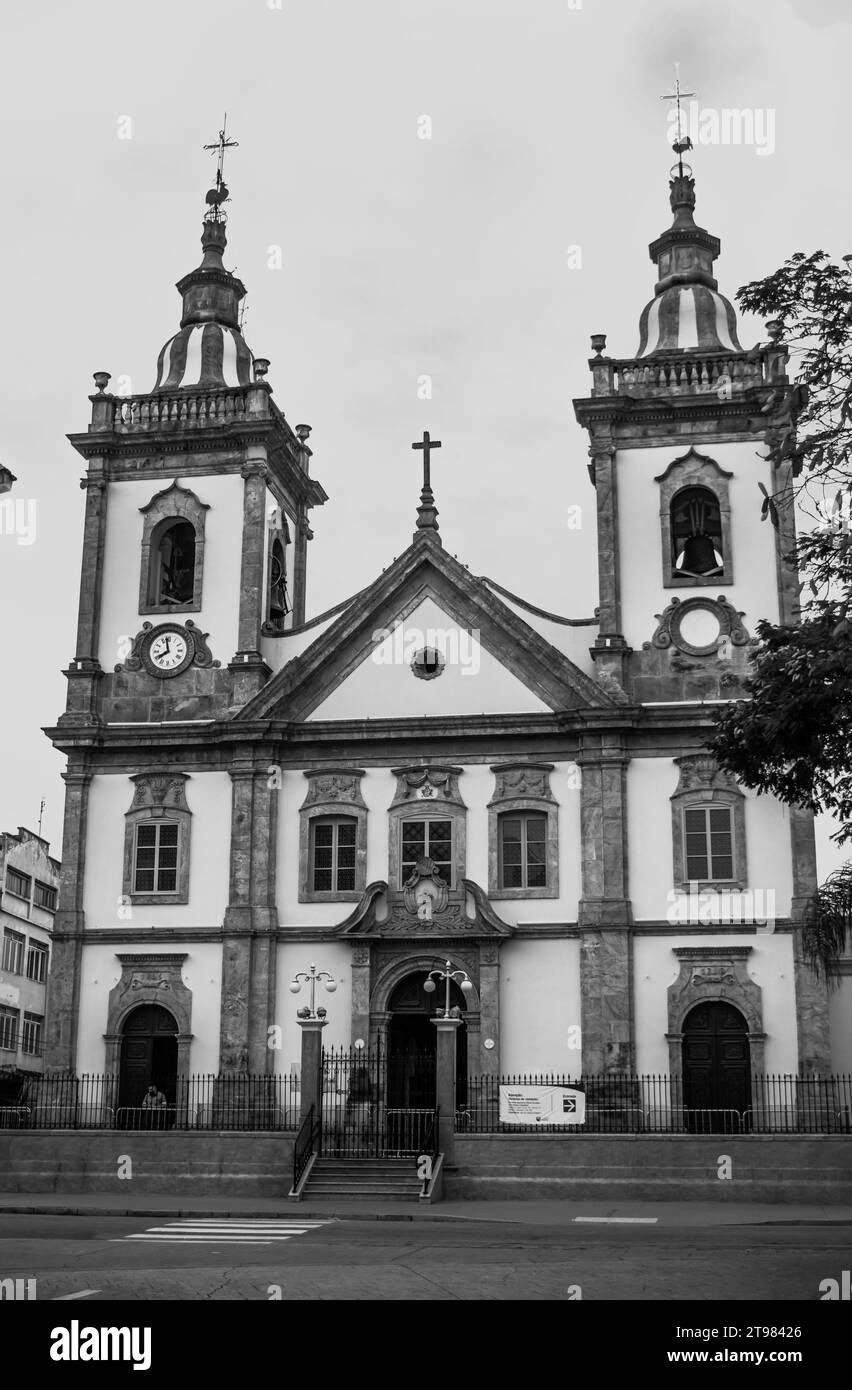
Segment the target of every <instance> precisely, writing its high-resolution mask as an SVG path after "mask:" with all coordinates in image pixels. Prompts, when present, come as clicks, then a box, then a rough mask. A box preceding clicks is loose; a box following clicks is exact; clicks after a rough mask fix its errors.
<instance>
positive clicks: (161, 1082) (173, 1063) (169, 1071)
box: [118, 1004, 178, 1124]
mask: <svg viewBox="0 0 852 1390" xmlns="http://www.w3.org/2000/svg"><path fill="white" fill-rule="evenodd" d="M177 1033H178V1027H177V1023H176V1022H175V1020H174V1018H173V1017H172V1015H171V1014H170V1013H169V1011H168V1009H163V1008H161V1007H160V1005H159V1004H141V1005H140V1006H139V1008H138V1009H134V1010H133V1013H132V1014H130V1016H129V1018H128V1019H127V1021H126V1022H125V1025H124V1028H123V1030H122V1037H121V1063H120V1072H119V1088H118V1105H119V1109H120V1110H121V1111H122V1112H123V1113H122V1119H123V1122H124V1123H126V1124H130V1123H131V1121H132V1120H134V1119H135V1120H138V1119H139V1117H140V1112H143V1111H144V1117H145V1118H146V1120H148V1121H150V1122H151V1123H153V1118H154V1116H159V1117H160V1121H161V1122H164V1121H165V1117H166V1115H167V1114H169V1113H172V1114H173V1113H174V1112H173V1109H172V1107H173V1106H174V1104H175V1092H176V1087H177Z"/></svg>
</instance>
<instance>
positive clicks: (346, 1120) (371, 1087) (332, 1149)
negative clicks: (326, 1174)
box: [320, 1046, 435, 1158]
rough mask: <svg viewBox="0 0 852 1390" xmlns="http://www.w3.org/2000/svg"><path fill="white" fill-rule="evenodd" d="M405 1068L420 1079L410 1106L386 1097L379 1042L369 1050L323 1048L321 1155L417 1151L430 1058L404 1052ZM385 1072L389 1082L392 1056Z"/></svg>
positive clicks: (424, 1124)
mask: <svg viewBox="0 0 852 1390" xmlns="http://www.w3.org/2000/svg"><path fill="white" fill-rule="evenodd" d="M406 1066H407V1070H408V1072H409V1074H410V1076H411V1077H412V1080H414V1081H419V1082H420V1084H419V1085H416V1086H415V1087H413V1090H414V1093H415V1095H416V1099H417V1101H418V1104H417V1105H415V1106H413V1107H409V1106H400V1105H398V1104H396V1103H395V1102H396V1100H397V1097H396V1096H395V1095H389V1091H388V1073H389V1067H388V1056H387V1052H386V1051H385V1050H384V1048H382V1047H381V1046H378V1047H377V1048H376V1050H375V1051H374V1052H368V1051H367V1050H366V1049H365V1048H332V1049H331V1050H330V1051H326V1050H325V1049H324V1050H323V1054H322V1136H321V1140H320V1153H321V1154H322V1156H323V1157H324V1158H402V1157H405V1156H407V1155H410V1154H415V1155H416V1154H419V1153H421V1152H422V1151H423V1147H424V1145H425V1144H426V1143H427V1141H428V1139H429V1137H430V1135H431V1130H432V1124H433V1120H434V1114H435V1058H434V1055H432V1056H429V1055H428V1054H427V1055H425V1056H422V1057H421V1056H417V1057H411V1056H409V1057H407V1059H406ZM390 1071H391V1081H392V1082H393V1079H394V1077H393V1059H392V1060H391V1068H390ZM427 1092H430V1094H429V1095H428V1096H427V1094H426V1093H427ZM389 1100H390V1101H391V1102H392V1103H391V1104H390V1105H389V1104H388V1101H389ZM429 1101H431V1103H428V1102H429Z"/></svg>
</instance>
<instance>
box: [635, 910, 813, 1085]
mask: <svg viewBox="0 0 852 1390" xmlns="http://www.w3.org/2000/svg"><path fill="white" fill-rule="evenodd" d="M697 945H701V946H725V947H727V946H750V947H751V948H752V949H751V955H750V956H749V957H748V960H747V961H746V970H747V972H748V974H749V977H750V978H751V979H752V980H754V982H755V984H757V985H759V986H760V988H761V990H762V991H763V1028H764V1032H765V1033H766V1051H765V1065H766V1070H767V1072H795V1071H797V1070H798V1043H797V1038H796V997H795V980H794V974H793V945H792V937H791V936H790V933H789V932H778V933H771V932H758V933H757V934H756V935H742V936H740V935H738V934H735V933H730V934H728V933H725V934H724V935H722V934H718V935H712V934H711V933H708V934H707V935H702V936H692V935H678V934H677V933H675V932H672V934H671V935H670V936H669V935H666V936H636V937H634V939H633V999H634V1010H635V1024H636V1070H637V1071H638V1072H641V1073H644V1074H647V1073H665V1074H668V1070H669V1045H668V1043H667V1042H666V1033H667V1032H668V1028H669V1015H668V996H667V991H668V989H669V986H670V985H673V984H674V982H675V980H676V979H677V978H678V976H679V974H680V961H679V960H678V958H677V956H676V955H674V947H676V946H697Z"/></svg>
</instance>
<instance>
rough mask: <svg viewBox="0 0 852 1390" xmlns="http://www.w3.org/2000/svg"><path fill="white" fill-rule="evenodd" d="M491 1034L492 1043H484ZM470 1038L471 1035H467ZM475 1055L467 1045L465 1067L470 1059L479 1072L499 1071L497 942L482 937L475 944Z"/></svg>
mask: <svg viewBox="0 0 852 1390" xmlns="http://www.w3.org/2000/svg"><path fill="white" fill-rule="evenodd" d="M486 1038H492V1039H493V1040H494V1046H493V1047H490V1048H487V1047H485V1046H484V1043H485V1039H486ZM471 1041H473V1037H472V1035H471ZM478 1041H479V1044H480V1045H479V1055H478V1056H477V1057H474V1056H473V1055H472V1053H473V1049H472V1048H471V1051H470V1053H469V1054H468V1068H469V1070H471V1071H472V1070H473V1068H472V1067H471V1065H470V1064H471V1063H472V1062H473V1063H474V1064H475V1065H477V1066H478V1068H479V1071H480V1074H481V1075H483V1076H499V1074H500V946H499V944H498V943H497V942H496V941H482V942H480V945H479V1038H478Z"/></svg>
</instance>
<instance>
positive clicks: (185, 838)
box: [124, 772, 192, 907]
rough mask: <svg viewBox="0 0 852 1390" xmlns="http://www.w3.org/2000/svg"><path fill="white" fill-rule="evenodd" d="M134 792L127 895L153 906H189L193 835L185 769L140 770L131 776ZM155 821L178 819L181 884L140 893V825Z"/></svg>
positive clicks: (127, 817)
mask: <svg viewBox="0 0 852 1390" xmlns="http://www.w3.org/2000/svg"><path fill="white" fill-rule="evenodd" d="M130 781H131V782H132V783H133V786H134V792H133V800H132V802H131V804H130V809H129V810H128V811H126V812H125V814H124V822H125V824H124V897H125V899H126V900H127V901H129V902H130V903H132V904H137V903H138V904H139V905H140V906H150V907H157V906H159V907H185V906H186V904H187V903H188V902H189V851H190V842H191V838H192V834H191V832H192V812H191V811H190V809H189V806H188V805H187V802H186V783H187V782H188V781H189V775H188V773H185V772H168V773H156V772H154V773H150V772H137V773H136V774H135V775H134V776H133V777H131V778H130ZM152 821H159V822H160V823H161V824H164V823H169V822H177V826H178V853H177V888H176V889H175V891H174V892H173V893H137V892H136V891H135V889H134V882H135V867H136V853H135V851H136V827H137V825H148V824H150V823H151V822H152Z"/></svg>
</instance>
